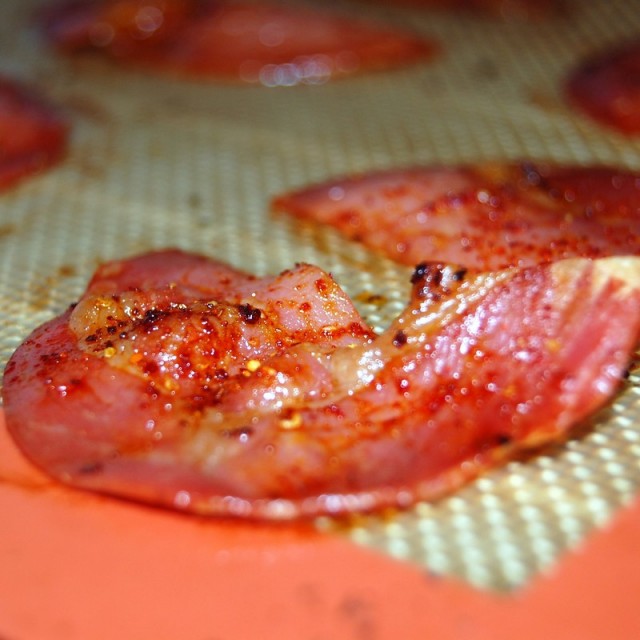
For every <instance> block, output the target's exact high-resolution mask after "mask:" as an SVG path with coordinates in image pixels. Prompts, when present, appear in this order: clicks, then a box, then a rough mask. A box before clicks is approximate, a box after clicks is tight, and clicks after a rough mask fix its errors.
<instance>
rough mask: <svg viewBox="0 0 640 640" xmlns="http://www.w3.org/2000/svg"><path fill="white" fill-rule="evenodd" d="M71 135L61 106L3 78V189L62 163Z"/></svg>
mask: <svg viewBox="0 0 640 640" xmlns="http://www.w3.org/2000/svg"><path fill="white" fill-rule="evenodd" d="M67 137H68V125H67V122H66V120H65V119H64V117H63V116H62V115H61V113H60V111H59V110H58V109H56V108H54V107H53V106H52V105H50V104H49V103H48V102H46V101H45V100H43V99H42V98H41V97H40V96H39V95H37V93H35V92H34V91H32V90H31V89H29V88H27V87H25V86H23V85H21V84H19V83H17V82H15V81H13V80H10V79H9V78H3V77H0V190H4V189H6V188H8V187H11V186H13V185H15V184H16V183H17V182H19V181H20V180H22V179H23V178H24V177H25V176H28V175H31V174H34V173H37V172H39V171H42V170H44V169H46V168H48V167H50V166H51V165H53V164H55V163H56V162H58V161H59V160H60V159H61V158H62V156H63V155H64V153H65V151H66V146H67Z"/></svg>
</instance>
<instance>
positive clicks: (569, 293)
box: [4, 252, 640, 519]
mask: <svg viewBox="0 0 640 640" xmlns="http://www.w3.org/2000/svg"><path fill="white" fill-rule="evenodd" d="M209 270H210V273H211V280H210V281H211V283H212V284H211V285H210V289H209V290H207V287H208V286H209V285H207V277H206V274H207V272H208V271H209ZM135 282H138V283H139V286H135V284H134V283H135ZM412 282H413V288H412V294H411V300H410V302H409V304H408V306H407V308H406V310H405V311H404V312H403V313H402V314H400V316H399V317H398V318H397V319H396V320H395V321H394V322H393V323H392V325H391V326H390V327H389V329H388V330H387V331H385V332H384V333H383V334H381V335H380V336H377V337H376V336H373V334H372V333H371V332H370V331H369V330H368V329H367V327H366V326H365V325H364V323H363V322H362V321H361V319H360V318H359V317H358V315H357V313H356V312H355V309H354V308H353V307H352V306H351V303H350V302H349V300H348V298H347V297H346V296H345V295H344V293H343V292H342V291H341V290H340V289H339V288H338V286H337V285H336V284H335V282H333V280H331V278H330V277H329V276H328V275H326V274H324V273H322V272H321V271H319V270H317V269H316V268H314V267H311V266H308V265H301V266H299V267H296V268H295V269H293V270H291V271H288V272H285V273H284V274H283V275H281V276H276V277H271V278H266V279H262V278H254V277H251V276H247V275H245V274H242V273H241V272H238V271H235V270H233V269H228V270H227V269H226V268H225V267H224V266H223V265H220V264H219V263H214V262H212V263H209V262H207V261H206V260H205V259H203V258H201V257H195V256H194V257H191V256H188V255H185V254H181V253H178V252H168V253H160V254H152V255H151V256H143V257H140V258H137V259H134V260H131V261H124V262H116V263H112V264H108V265H106V266H104V267H103V268H102V269H100V270H99V272H98V274H97V275H96V277H95V278H94V280H93V281H92V283H91V284H90V286H89V288H88V291H87V293H86V294H85V296H83V298H82V299H81V300H80V302H79V304H78V305H76V306H75V307H74V308H73V309H72V310H69V311H67V312H66V313H64V314H63V315H62V316H60V317H58V318H56V319H54V320H52V321H50V322H49V323H47V324H46V325H44V326H42V327H40V328H39V329H37V330H36V331H35V332H34V333H33V334H32V335H31V336H30V337H29V338H28V339H27V340H26V341H25V343H24V344H23V345H22V346H21V347H20V348H19V349H18V350H17V351H16V353H15V354H14V356H13V357H12V358H11V360H10V362H9V364H8V366H7V369H6V373H5V378H4V403H5V411H6V418H7V425H8V428H9V430H10V432H11V434H12V435H13V437H14V438H15V439H16V441H17V443H18V444H19V446H20V447H21V448H22V450H23V451H24V453H25V454H26V455H27V456H28V457H29V458H30V459H31V460H32V461H33V462H35V463H36V464H38V465H40V466H41V467H42V468H43V469H45V470H46V471H47V472H48V473H50V474H51V475H52V476H54V477H56V478H58V479H59V480H61V481H63V482H65V483H68V484H71V485H73V486H77V487H80V488H85V489H90V490H95V491H100V492H105V493H109V494H114V495H118V496H124V497H127V498H133V499H136V500H140V501H144V502H149V503H152V504H158V505H162V506H166V507H171V508H176V509H183V510H186V511H191V512H195V513H200V514H216V515H234V516H241V517H253V518H266V519H291V518H297V517H306V516H314V515H317V514H321V513H331V514H335V513H346V512H355V511H368V510H372V509H376V508H381V507H385V506H407V505H409V504H411V503H413V502H414V501H416V500H422V499H431V498H434V497H437V496H440V495H442V493H444V492H446V491H450V490H452V489H454V488H456V487H458V486H460V484H461V483H462V482H464V481H465V480H467V479H469V478H471V477H473V476H475V475H477V474H478V473H480V472H481V471H482V470H484V469H486V468H487V467H491V466H492V465H495V464H497V463H498V462H500V461H503V460H504V459H506V458H508V457H509V456H510V455H512V454H513V453H514V452H517V451H521V450H523V449H527V448H529V447H533V446H539V445H541V444H544V443H546V442H550V441H556V440H558V439H562V438H565V437H566V436H567V435H568V434H569V433H570V430H571V428H572V427H573V426H574V425H575V424H576V423H578V422H580V421H582V420H584V419H585V418H587V417H588V416H589V415H591V414H592V413H593V412H594V411H596V410H597V409H598V408H600V407H602V406H603V405H604V404H605V403H606V402H607V401H608V400H609V399H610V398H611V397H612V395H613V394H614V393H615V392H616V391H617V390H618V389H619V387H620V384H621V379H622V377H623V375H624V373H625V371H626V367H627V366H628V364H629V362H630V359H631V356H632V354H633V350H634V347H635V345H636V343H637V340H638V335H639V332H640V259H635V258H610V259H603V260H597V261H590V260H586V259H574V260H566V261H561V262H558V263H554V264H546V265H538V266H534V267H528V268H511V269H508V270H504V271H500V272H496V273H489V274H480V275H474V276H471V275H469V274H465V273H464V271H460V270H456V269H452V268H450V267H442V266H438V265H429V264H426V263H425V264H422V265H420V266H419V267H418V268H417V269H416V271H415V273H414V276H413V278H412ZM227 285H230V286H233V287H234V288H235V287H237V290H228V289H227ZM287 293H288V295H287ZM194 296H195V297H194Z"/></svg>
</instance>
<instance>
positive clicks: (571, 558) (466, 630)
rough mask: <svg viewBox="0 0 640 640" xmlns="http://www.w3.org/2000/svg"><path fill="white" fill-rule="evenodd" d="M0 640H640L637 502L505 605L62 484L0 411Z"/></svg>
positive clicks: (295, 533) (309, 540)
mask: <svg viewBox="0 0 640 640" xmlns="http://www.w3.org/2000/svg"><path fill="white" fill-rule="evenodd" d="M0 469H2V475H1V477H0V512H1V513H2V514H3V516H2V518H1V520H0V567H1V569H0V638H2V640H58V639H59V640H74V639H82V640H85V639H92V640H116V639H117V640H128V639H135V640H144V639H146V638H149V639H153V640H164V639H167V640H173V639H177V638H186V639H189V640H244V639H247V640H250V639H251V640H253V639H266V640H268V639H270V638H274V639H275V638H277V639H278V640H288V639H291V640H306V639H308V640H321V639H327V640H333V639H338V640H342V639H345V640H347V639H353V640H383V639H386V638H394V639H403V640H411V639H413V638H416V639H418V638H420V639H424V638H429V639H431V640H445V639H447V640H448V639H452V640H453V639H455V640H485V639H486V640H500V639H502V638H504V639H505V640H506V639H509V640H516V639H517V640H534V639H535V640H538V639H540V638H554V639H555V640H569V639H571V640H573V639H574V638H575V639H576V640H587V639H590V638H593V639H596V638H597V639H601V638H607V639H608V640H617V639H620V640H621V639H632V638H637V637H640V616H639V615H638V612H637V594H638V593H639V592H640V572H639V571H638V558H639V557H640V500H639V501H636V502H634V503H633V504H631V505H630V506H629V507H628V508H626V509H623V510H622V511H620V512H618V514H617V516H616V517H615V519H614V520H613V521H611V522H610V523H609V524H608V525H607V527H606V528H604V529H601V530H599V531H597V532H596V533H593V534H592V535H591V536H590V537H589V538H587V539H586V541H585V542H583V543H582V545H581V546H579V547H578V548H577V549H575V550H574V551H572V552H571V553H569V554H567V555H565V556H564V557H562V558H561V559H560V561H559V562H558V563H556V564H555V565H554V567H553V568H552V570H551V571H550V572H548V573H546V574H544V575H541V576H538V577H537V578H535V579H534V580H533V581H531V582H529V583H528V584H527V585H525V586H524V587H522V588H521V589H519V590H517V591H515V592H512V593H510V594H508V595H506V594H498V593H495V592H489V591H481V590H478V589H475V588H473V587H471V586H469V585H467V584H464V583H462V582H460V581H457V580H453V579H449V578H443V577H439V576H436V575H432V574H429V573H427V572H425V571H423V570H420V569H419V568H417V567H416V566H415V565H412V564H408V563H404V562H401V561H397V560H394V559H392V558H390V557H388V556H385V555H382V554H379V553H377V552H374V551H371V550H368V549H365V548H363V547H360V546H358V545H355V544H353V543H352V542H350V541H348V540H347V539H345V538H342V537H340V536H337V535H333V534H324V533H320V532H318V531H317V530H314V529H312V528H310V527H305V526H300V525H278V526H268V525H267V526H265V525H261V524H250V523H245V522H236V521H228V520H218V519H201V518H195V517H190V516H184V515H182V514H174V513H171V512H166V511H162V510H156V509H151V508H147V507H144V506H140V505H137V504H131V503H127V502H122V501H119V500H115V499H111V498H106V497H101V496H97V495H93V494H89V493H83V492H79V491H76V490H73V489H68V488H66V487H64V486H61V485H59V484H56V483H54V482H52V481H51V480H49V479H48V478H47V477H46V476H44V475H42V474H41V473H40V472H39V471H38V470H36V469H35V468H33V467H32V466H30V465H29V464H28V463H27V462H26V461H25V460H24V458H23V457H22V456H21V454H20V452H19V451H17V450H16V448H15V446H14V445H13V443H12V441H11V439H10V438H9V436H8V434H7V432H6V428H5V424H4V419H3V416H1V415H0Z"/></svg>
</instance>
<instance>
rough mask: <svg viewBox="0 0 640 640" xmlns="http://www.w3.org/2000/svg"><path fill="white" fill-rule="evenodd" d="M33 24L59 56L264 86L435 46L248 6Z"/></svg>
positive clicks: (73, 9) (159, 9)
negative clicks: (103, 58)
mask: <svg viewBox="0 0 640 640" xmlns="http://www.w3.org/2000/svg"><path fill="white" fill-rule="evenodd" d="M42 23H43V29H44V32H45V34H46V36H47V38H48V39H49V40H50V41H51V42H52V43H53V44H54V45H55V46H56V47H57V48H58V49H59V50H61V51H65V52H67V53H70V52H73V51H77V50H82V49H95V50H99V51H102V52H103V53H104V54H106V55H108V56H110V57H112V58H114V59H117V60H119V61H120V62H122V63H126V64H132V65H141V66H144V67H150V68H153V69H155V70H156V71H159V72H163V73H170V74H176V75H183V76H192V77H198V78H214V79H216V78H218V79H224V80H233V81H245V82H257V83H262V84H265V85H268V86H279V85H286V86H288V85H296V84H301V83H307V84H317V83H322V82H325V81H327V80H329V79H330V78H334V77H337V76H343V75H347V74H352V73H354V72H357V71H364V70H374V69H388V68H391V67H395V66H398V65H404V64H407V63H413V62H417V61H423V60H426V59H428V58H430V57H431V56H432V55H433V54H434V52H435V49H436V47H435V46H434V44H433V43H432V42H428V41H426V40H425V39H424V38H421V37H419V36H418V35H416V34H414V33H411V32H407V31H405V30H402V29H399V28H393V27H391V26H387V25H382V24H377V23H374V22H372V21H369V20H366V21H365V20H360V19H358V20H356V19H349V18H347V17H346V16H339V15H335V14H333V13H329V12H327V11H323V10H318V9H314V8H311V7H306V8H305V7H293V6H291V5H286V4H277V2H271V3H265V2H259V1H258V2H256V1H252V0H249V1H245V0H241V1H239V2H235V1H229V0H91V1H89V2H78V1H77V0H71V2H66V3H63V4H60V5H57V6H53V7H51V8H50V9H49V10H47V11H45V12H44V13H43V18H42Z"/></svg>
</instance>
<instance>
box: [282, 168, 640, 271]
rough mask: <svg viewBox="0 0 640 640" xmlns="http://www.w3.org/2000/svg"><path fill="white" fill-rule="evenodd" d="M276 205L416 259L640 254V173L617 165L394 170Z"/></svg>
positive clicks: (508, 261)
mask: <svg viewBox="0 0 640 640" xmlns="http://www.w3.org/2000/svg"><path fill="white" fill-rule="evenodd" d="M273 208H274V210H276V211H282V212H286V213H289V214H292V215H294V216H297V217H300V218H304V219H308V220H313V221H316V222H320V223H322V224H329V225H331V226H334V227H335V228H337V229H338V230H339V231H340V232H342V233H343V234H344V235H345V236H347V237H348V238H351V239H353V240H357V241H359V242H362V243H363V244H364V245H366V246H367V247H370V248H372V249H375V250H377V251H380V252H381V253H383V254H384V255H386V256H388V257H389V258H391V259H393V260H395V261H397V262H400V263H402V264H406V265H409V266H413V265H415V264H417V263H418V262H420V261H423V260H429V261H439V262H448V263H458V264H461V265H464V266H465V267H466V268H469V269H475V270H495V269H503V268H506V267H510V266H526V265H533V264H538V263H540V262H547V261H553V260H561V259H566V258H570V257H588V258H599V257H605V256H611V255H638V254H639V253H640V176H639V175H637V174H633V173H631V172H628V171H623V170H619V169H612V168H609V167H560V166H553V165H546V164H533V163H522V164H493V165H492V164H487V165H475V166H460V167H437V166H436V167H416V168H408V169H390V170H383V171H374V172H371V173H365V174H362V175H357V176H351V177H346V178H343V179H336V180H329V181H327V182H324V183H321V184H318V185H313V186H310V187H304V188H302V189H299V190H294V191H291V192H289V193H284V194H282V195H280V196H278V197H277V198H275V199H274V201H273Z"/></svg>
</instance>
